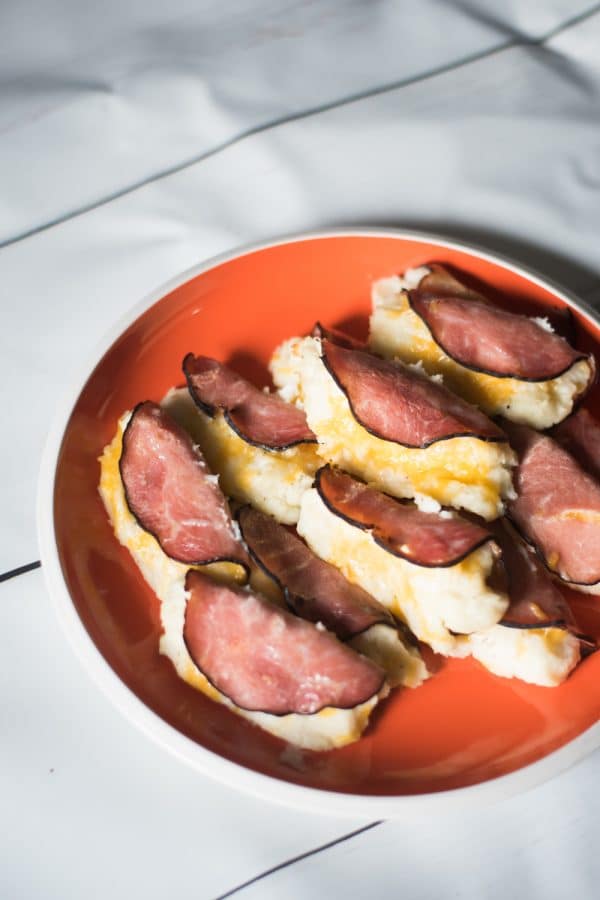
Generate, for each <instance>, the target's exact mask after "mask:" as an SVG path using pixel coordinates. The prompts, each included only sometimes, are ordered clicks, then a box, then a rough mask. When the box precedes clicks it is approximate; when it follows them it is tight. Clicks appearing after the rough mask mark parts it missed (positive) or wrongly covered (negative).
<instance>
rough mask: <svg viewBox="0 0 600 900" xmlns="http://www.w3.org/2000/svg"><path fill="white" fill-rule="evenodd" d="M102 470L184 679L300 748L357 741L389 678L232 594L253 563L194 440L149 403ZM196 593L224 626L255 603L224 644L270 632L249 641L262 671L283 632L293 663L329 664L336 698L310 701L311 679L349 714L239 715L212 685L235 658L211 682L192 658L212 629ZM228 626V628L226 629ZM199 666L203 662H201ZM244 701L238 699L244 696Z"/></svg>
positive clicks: (325, 669)
mask: <svg viewBox="0 0 600 900" xmlns="http://www.w3.org/2000/svg"><path fill="white" fill-rule="evenodd" d="M100 463H101V479H100V494H101V496H102V499H103V501H104V504H105V507H106V509H107V512H108V514H109V517H110V519H111V522H112V525H113V528H114V531H115V534H116V536H117V538H118V540H119V541H120V542H121V543H122V544H123V545H124V546H125V547H126V548H127V549H128V550H129V551H130V553H131V555H132V556H133V558H134V560H135V562H136V563H137V565H138V566H139V568H140V570H141V572H142V574H143V576H144V578H145V579H146V581H147V582H148V584H149V585H150V586H151V588H152V589H153V590H154V592H155V594H156V595H157V597H158V598H159V600H160V603H161V623H162V626H163V635H162V636H161V639H160V652H161V653H163V654H164V655H165V656H167V657H168V658H169V659H170V660H171V662H172V663H173V665H174V666H175V669H176V671H177V673H178V674H179V675H180V677H181V678H183V679H184V680H185V681H187V682H188V683H189V684H191V685H192V686H194V687H196V688H198V689H199V690H201V691H202V692H203V693H205V694H207V696H209V697H210V698H211V699H214V700H217V701H219V702H221V703H225V704H226V705H227V706H228V707H229V708H231V709H232V710H234V711H235V712H238V713H239V714H240V715H243V716H245V717H246V718H248V719H250V720H251V721H253V722H255V724H257V725H259V726H260V727H261V728H264V729H266V730H267V731H270V732H271V733H272V734H276V735H278V736H279V737H282V738H284V739H286V740H289V741H291V742H293V743H295V744H297V745H298V746H301V747H306V748H312V749H319V750H321V749H329V748H331V747H336V746H341V745H343V744H345V743H349V742H351V741H353V740H356V739H357V738H358V737H359V736H360V734H361V733H362V731H363V730H364V728H365V727H366V725H367V722H368V718H369V714H370V712H371V710H372V709H373V707H374V706H375V705H376V703H377V702H378V701H379V699H380V698H381V697H383V696H385V694H386V693H387V691H388V690H389V688H388V686H387V683H385V681H384V679H385V674H384V672H383V671H382V670H381V669H380V668H379V667H377V666H376V665H375V664H373V663H371V662H370V661H369V660H366V659H364V658H363V657H361V656H360V655H359V654H358V653H356V652H355V651H351V650H350V649H349V648H347V647H344V646H343V645H341V644H340V645H339V646H340V648H341V649H340V650H339V652H338V650H337V646H336V645H337V643H338V642H336V641H335V639H334V638H333V637H332V636H331V635H328V634H324V633H321V632H319V630H318V629H317V628H316V627H315V626H313V625H309V624H308V623H303V625H304V626H305V627H304V628H300V629H298V628H296V627H295V626H293V625H290V623H289V621H288V619H287V618H286V616H290V618H292V617H291V615H290V614H287V613H285V615H283V617H282V613H283V611H282V610H280V609H278V607H277V606H275V605H274V604H272V603H270V602H269V601H268V600H263V599H262V598H257V597H256V596H255V595H253V594H251V593H250V592H248V591H244V592H242V591H238V590H236V589H235V588H234V587H233V586H232V582H233V581H235V580H236V579H238V580H245V579H246V577H247V574H248V563H249V560H248V556H247V553H246V551H245V549H244V548H243V547H242V545H241V543H240V541H239V538H238V536H237V534H236V530H237V529H236V526H235V525H234V523H233V522H232V520H231V517H230V514H229V510H228V507H227V503H226V501H225V498H224V497H223V495H222V493H221V491H220V490H219V487H218V484H217V479H216V477H215V476H214V475H212V474H211V473H210V472H209V470H208V468H207V466H206V463H205V462H204V460H203V458H202V456H201V454H200V452H199V450H198V448H196V447H194V445H193V444H192V441H191V439H190V437H189V436H188V435H187V433H186V432H185V431H183V429H181V428H180V426H179V425H177V423H175V422H174V421H173V419H172V418H171V417H170V416H169V415H168V413H166V412H165V410H163V409H161V407H160V406H158V405H157V404H155V403H149V402H147V403H142V404H140V405H139V406H137V407H136V408H135V410H134V411H133V413H126V414H125V415H124V416H122V417H121V419H120V421H119V426H118V430H117V434H116V435H115V437H114V439H113V440H112V442H111V443H110V444H109V445H108V446H107V447H106V448H105V450H104V453H103V455H102V457H101V460H100ZM201 572H202V573H203V574H200V573H201ZM204 573H208V574H210V575H211V576H212V578H213V579H215V580H214V581H213V580H211V579H210V578H208V577H207V576H206V575H205V574H204ZM190 586H191V587H190ZM190 590H191V591H192V594H191V595H190V594H189V591H190ZM194 590H195V591H196V595H197V598H199V599H197V601H196V603H198V602H200V600H204V599H206V600H207V606H206V610H209V609H212V608H214V610H215V616H216V615H217V614H218V613H219V610H220V609H221V610H222V607H223V604H225V605H226V604H227V602H228V600H227V598H229V605H230V606H231V603H232V602H233V601H232V600H231V597H232V596H233V597H236V598H237V597H243V598H244V599H245V598H246V597H247V598H248V602H247V603H246V604H245V605H243V610H245V612H240V614H239V616H238V618H237V619H236V618H235V616H233V618H232V619H231V620H230V621H229V624H228V626H227V627H228V628H229V633H228V635H221V639H222V640H224V641H225V643H226V644H227V643H228V641H229V639H230V638H231V635H232V633H233V631H232V629H233V628H234V627H236V628H238V633H237V638H236V639H239V640H241V637H243V630H244V628H246V629H251V627H255V626H256V628H258V629H261V628H262V629H263V630H262V632H261V631H260V630H257V631H256V632H255V634H254V646H252V645H251V644H250V643H249V642H248V640H246V644H245V651H246V653H247V654H248V657H249V661H248V662H247V666H251V663H252V660H254V661H255V662H256V665H257V666H260V665H262V662H261V660H262V657H261V655H260V654H261V653H262V654H266V655H268V654H269V653H271V652H273V653H274V655H277V653H280V652H281V646H280V645H277V646H275V645H272V644H271V643H269V641H271V636H272V635H273V634H275V635H277V634H278V633H279V632H282V630H283V631H285V633H286V635H287V637H288V638H289V640H290V642H291V647H290V646H288V647H287V651H286V652H287V656H288V658H290V653H291V652H292V649H293V650H294V652H298V653H305V654H306V658H307V661H312V663H315V664H316V662H317V660H318V658H319V656H320V655H321V654H323V662H322V664H321V663H319V664H318V665H317V666H316V668H315V672H314V677H315V679H316V681H317V682H318V681H319V676H322V677H323V679H324V681H325V682H326V684H327V685H330V686H331V687H332V690H333V693H331V694H326V693H323V694H318V692H317V693H316V694H315V692H314V690H313V693H312V694H311V690H312V688H311V684H310V679H308V680H306V679H305V681H304V682H300V681H299V682H298V686H299V688H302V685H304V688H303V689H305V700H306V702H307V703H308V704H310V702H311V701H310V698H311V697H317V700H319V702H320V700H321V699H323V697H325V699H326V700H327V701H328V700H329V699H332V698H334V697H337V698H338V699H339V700H340V702H342V701H343V703H342V706H343V708H339V709H338V708H337V707H336V708H334V707H331V706H330V705H327V704H326V703H323V704H322V706H323V708H322V709H321V708H320V709H319V711H317V710H311V709H310V707H309V706H307V708H306V709H304V710H301V711H296V710H294V711H292V710H290V714H289V715H282V714H280V713H279V712H277V713H275V712H273V711H272V710H271V708H270V707H269V709H268V710H265V711H257V710H248V709H241V708H238V706H237V704H236V703H235V702H234V701H233V700H232V699H231V697H230V696H229V695H227V694H226V692H225V693H223V692H222V691H220V690H218V689H217V687H215V684H213V683H212V681H211V673H212V674H213V675H214V671H217V672H219V671H221V670H222V668H223V667H225V668H227V665H228V663H227V660H228V657H227V656H226V657H224V658H223V659H222V660H221V661H220V664H219V661H218V660H217V661H215V660H214V658H211V661H209V663H208V664H207V668H206V671H205V673H204V674H203V673H202V672H201V671H199V669H198V667H197V665H196V664H195V663H194V661H193V659H192V656H191V655H190V651H189V649H188V648H192V650H193V651H194V653H195V654H197V653H199V652H200V651H199V650H198V647H199V646H200V643H199V635H198V630H197V624H198V622H201V621H203V622H204V625H205V627H206V628H208V623H207V622H206V618H205V617H204V616H203V615H202V611H200V613H199V611H198V610H197V609H196V610H195V611H193V612H190V616H189V618H188V616H187V613H186V610H187V609H188V606H189V602H190V600H189V597H190V596H192V597H193V596H194ZM215 598H216V599H215ZM219 598H220V599H219ZM223 598H225V599H223ZM211 599H212V600H214V604H213V606H212V607H211V606H210V602H209V601H210V600H211ZM239 602H240V603H241V600H240V601H239ZM246 613H247V614H246ZM220 621H221V624H222V621H223V620H222V619H221V620H220ZM268 629H270V631H269V637H268V639H267V630H268ZM313 632H314V634H313ZM207 634H208V632H207ZM259 645H260V646H259ZM232 646H233V645H232ZM229 656H231V646H230V647H229ZM195 658H196V659H197V660H200V659H203V658H204V657H203V656H202V654H200V656H195ZM263 662H264V660H263ZM215 666H216V669H215V668H214V667H215ZM336 666H337V668H336ZM203 671H204V670H203ZM257 671H258V672H259V675H260V677H261V678H264V679H266V680H268V678H269V677H271V676H273V677H274V672H270V673H269V671H268V670H267V668H265V667H264V666H263V668H262V669H257ZM304 674H306V673H304ZM207 675H208V678H207V677H206V676H207ZM290 677H291V676H290ZM335 677H337V678H338V679H342V678H348V679H349V683H350V688H351V690H350V692H349V693H348V694H347V695H346V694H344V691H343V689H342V688H343V686H342V685H341V684H339V683H338V684H337V686H336V685H335V684H334V678H335ZM282 679H283V676H282ZM283 684H284V681H282V685H283ZM313 688H314V685H313ZM371 688H373V689H372V690H371ZM315 690H316V688H315ZM335 691H337V692H338V693H337V694H336V693H335ZM353 692H354V693H353ZM235 696H236V697H238V695H237V693H236V694H235ZM290 696H291V695H290ZM298 696H300V695H298ZM356 698H358V699H356ZM238 699H239V698H238ZM296 699H297V698H296ZM355 699H356V702H354V700H355ZM346 701H347V702H346ZM294 702H295V701H294ZM315 702H316V701H315Z"/></svg>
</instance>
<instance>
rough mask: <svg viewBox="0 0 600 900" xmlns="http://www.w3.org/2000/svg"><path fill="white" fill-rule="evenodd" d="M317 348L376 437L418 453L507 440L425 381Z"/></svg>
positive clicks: (362, 356) (325, 346)
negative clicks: (457, 443) (464, 442)
mask: <svg viewBox="0 0 600 900" xmlns="http://www.w3.org/2000/svg"><path fill="white" fill-rule="evenodd" d="M321 348H322V351H321V352H322V359H323V362H324V364H325V366H326V367H327V369H328V371H329V373H330V374H331V376H332V377H333V378H334V380H335V381H336V383H337V385H338V386H339V387H340V388H341V390H342V391H343V392H344V393H345V394H346V397H347V398H348V402H349V404H350V408H351V410H352V412H353V414H354V416H355V418H356V420H357V421H358V422H359V423H360V424H361V425H362V426H363V427H364V428H366V429H367V431H370V432H371V434H374V435H375V436H376V437H379V438H383V439H384V440H387V441H395V442H396V443H398V444H402V445H403V446H405V447H419V448H425V447H428V446H429V445H430V444H433V443H435V442H436V441H441V440H447V439H448V438H453V437H462V436H466V437H477V438H480V439H481V440H485V441H505V440H506V437H505V435H504V434H503V432H502V431H501V430H500V429H499V428H498V426H497V425H495V424H494V423H493V422H492V421H491V419H488V417H487V416H486V415H484V413H482V412H480V411H479V410H478V409H476V407H474V406H471V405H470V404H469V403H466V401H464V400H461V399H460V398H459V397H457V396H456V395H455V394H452V393H451V392H450V391H449V390H448V389H447V388H445V387H443V385H441V384H437V383H436V382H434V381H431V380H430V379H429V378H427V377H426V376H425V375H421V374H420V373H418V372H415V371H414V370H412V369H409V368H407V367H405V366H402V365H400V364H398V363H393V362H389V361H388V360H384V359H380V358H379V357H377V356H373V355H372V354H370V353H365V352H363V351H361V350H350V349H348V348H346V347H342V346H340V345H339V344H335V343H332V342H331V341H328V340H327V339H324V340H322V341H321Z"/></svg>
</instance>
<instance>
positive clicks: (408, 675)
mask: <svg viewBox="0 0 600 900" xmlns="http://www.w3.org/2000/svg"><path fill="white" fill-rule="evenodd" d="M238 522H239V525H240V531H241V534H242V538H243V540H244V542H245V544H246V546H247V547H248V550H249V552H250V556H251V557H252V559H253V560H254V561H255V562H256V563H257V564H258V565H259V566H260V567H261V568H262V569H263V571H264V572H266V573H267V574H268V576H269V577H271V578H273V579H274V580H275V581H276V582H277V584H278V585H279V586H280V588H281V589H282V591H283V593H284V597H285V600H286V602H287V604H288V606H289V607H290V609H292V610H293V611H294V612H295V613H296V614H297V615H299V616H301V617H302V618H304V619H309V620H310V621H311V622H321V623H322V624H323V625H324V626H325V627H326V628H327V629H328V630H329V631H331V632H333V633H334V634H335V635H337V637H338V638H340V640H343V641H347V642H348V644H350V646H352V647H354V648H355V649H356V650H358V651H359V652H360V653H363V654H364V655H365V656H367V657H369V659H372V660H373V661H374V662H376V663H378V664H379V665H380V666H381V667H382V668H383V669H384V670H385V672H386V674H387V678H388V681H389V683H390V685H391V686H392V687H395V686H396V685H399V684H402V685H405V686H407V687H416V686H417V685H419V684H421V683H422V682H423V681H424V680H425V678H427V668H426V666H425V663H424V662H423V660H422V658H421V654H420V653H419V651H418V649H417V647H416V646H415V642H414V640H412V641H411V639H410V637H409V636H408V635H407V634H406V633H405V630H404V628H403V627H402V626H400V625H399V624H398V623H397V622H396V620H395V619H394V617H393V616H392V615H391V613H390V612H389V611H388V610H387V609H386V608H385V607H384V606H382V605H381V603H379V602H378V601H377V600H375V598H374V597H372V596H371V595H370V594H368V593H367V592H366V591H365V590H363V588H361V587H360V586H359V585H357V584H351V583H350V582H348V581H347V580H346V579H345V578H344V577H343V575H342V574H341V573H340V572H339V570H338V569H337V568H335V566H332V565H330V564H329V563H327V562H324V561H323V560H322V559H320V558H319V557H318V556H316V555H315V554H314V553H313V552H312V551H311V550H310V549H309V548H308V547H307V546H306V544H305V543H304V542H303V541H301V540H300V538H298V537H296V535H294V534H292V533H291V531H289V530H288V529H287V528H285V527H284V526H283V525H279V524H278V523H277V522H276V521H275V520H274V519H273V518H272V517H271V516H267V515H265V514H264V513H262V512H260V511H259V510H256V509H252V507H250V506H245V507H243V508H242V509H241V510H240V511H239V513H238Z"/></svg>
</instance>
